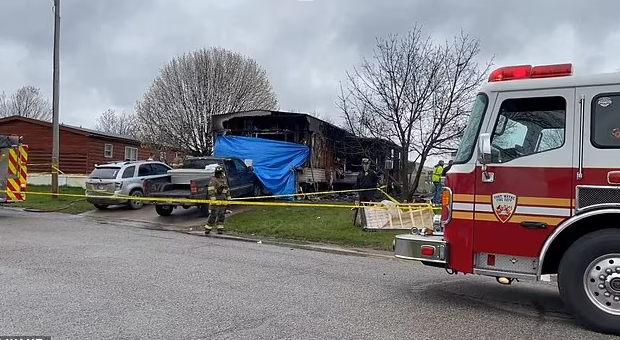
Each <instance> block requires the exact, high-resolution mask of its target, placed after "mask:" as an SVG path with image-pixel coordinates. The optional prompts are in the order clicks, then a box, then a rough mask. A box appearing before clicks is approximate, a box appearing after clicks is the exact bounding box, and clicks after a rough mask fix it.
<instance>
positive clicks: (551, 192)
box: [473, 88, 579, 269]
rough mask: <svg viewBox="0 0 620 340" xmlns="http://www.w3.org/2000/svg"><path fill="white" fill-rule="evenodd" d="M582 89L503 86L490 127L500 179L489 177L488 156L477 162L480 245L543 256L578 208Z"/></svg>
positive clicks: (494, 169)
mask: <svg viewBox="0 0 620 340" xmlns="http://www.w3.org/2000/svg"><path fill="white" fill-rule="evenodd" d="M575 93H576V90H575V88H557V89H544V90H542V89H538V90H531V91H511V92H502V93H499V94H498V97H497V100H496V101H495V104H494V107H493V110H492V111H491V114H490V115H489V116H490V117H488V118H487V119H486V121H485V125H484V126H483V131H482V132H486V133H489V134H490V135H491V145H492V150H491V160H490V161H489V162H485V163H486V164H485V165H486V166H487V172H488V173H489V174H491V175H492V176H493V181H492V182H489V181H485V180H484V178H485V176H484V173H483V172H482V166H481V164H478V165H477V166H476V175H475V176H476V178H475V181H476V182H475V183H476V184H475V204H474V237H473V240H474V241H473V248H474V253H488V254H510V255H512V256H522V257H532V258H534V257H538V255H539V252H540V250H541V249H542V246H543V244H544V242H545V240H546V239H547V237H548V236H549V234H550V233H551V232H552V231H553V229H554V228H555V227H556V226H557V225H559V224H560V223H561V222H562V221H563V220H565V219H566V218H568V217H570V216H571V213H572V209H571V198H572V197H573V195H574V187H573V181H574V172H573V147H574V145H573V144H574V143H575V142H574V140H575V138H573V136H574V135H573V133H574V131H575V126H576V125H577V124H578V121H579V116H578V114H575V113H576V112H575V108H576V107H578V102H577V101H576V95H575ZM577 113H578V112H577ZM497 269H499V268H497Z"/></svg>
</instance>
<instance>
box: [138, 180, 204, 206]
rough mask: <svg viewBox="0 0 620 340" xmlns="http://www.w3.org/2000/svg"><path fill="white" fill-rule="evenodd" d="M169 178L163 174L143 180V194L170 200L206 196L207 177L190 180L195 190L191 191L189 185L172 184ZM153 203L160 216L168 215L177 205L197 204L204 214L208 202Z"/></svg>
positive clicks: (196, 198)
mask: <svg viewBox="0 0 620 340" xmlns="http://www.w3.org/2000/svg"><path fill="white" fill-rule="evenodd" d="M170 180H171V176H165V177H161V178H157V179H152V180H146V181H144V186H143V188H142V189H143V191H144V196H145V197H152V198H157V199H162V198H170V199H171V200H179V199H194V200H206V199H207V198H208V197H207V195H208V192H207V185H208V179H197V180H192V181H191V182H192V183H194V184H195V187H196V190H195V192H192V190H191V186H190V185H186V184H172V183H171V182H170ZM153 203H154V204H155V211H156V212H157V214H158V215H160V216H168V215H170V214H171V213H172V211H173V210H174V208H175V207H177V206H182V207H183V208H185V209H189V208H190V207H192V206H197V207H198V208H199V209H200V213H201V215H203V216H206V215H207V214H208V213H209V204H196V203H191V204H188V205H183V204H181V203H179V202H162V201H154V202H153Z"/></svg>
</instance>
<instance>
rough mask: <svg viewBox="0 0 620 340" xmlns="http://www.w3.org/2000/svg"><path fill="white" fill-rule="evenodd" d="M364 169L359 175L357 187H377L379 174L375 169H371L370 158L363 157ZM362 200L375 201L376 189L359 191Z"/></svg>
mask: <svg viewBox="0 0 620 340" xmlns="http://www.w3.org/2000/svg"><path fill="white" fill-rule="evenodd" d="M362 168H363V170H362V171H360V173H359V174H358V175H357V181H356V182H355V189H376V188H377V187H378V186H379V176H377V173H376V172H374V170H372V169H370V160H369V159H368V158H362ZM359 200H360V202H374V200H375V190H364V191H360V192H359Z"/></svg>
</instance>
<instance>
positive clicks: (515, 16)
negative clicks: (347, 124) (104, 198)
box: [0, 0, 620, 126]
mask: <svg viewBox="0 0 620 340" xmlns="http://www.w3.org/2000/svg"><path fill="white" fill-rule="evenodd" d="M62 1H63V3H62V39H61V40H62V53H61V58H62V68H61V77H62V86H61V120H62V121H63V122H65V123H74V124H81V125H85V126H92V125H93V124H94V120H95V118H96V117H97V116H98V115H99V114H100V113H101V112H103V111H104V110H105V109H107V108H117V109H128V110H131V109H132V108H133V106H134V103H135V101H136V100H139V99H140V98H141V96H142V94H143V93H144V91H145V90H146V89H147V88H148V86H149V85H150V83H151V81H152V80H153V78H154V77H155V76H156V75H157V73H158V70H159V68H160V67H161V66H162V65H163V64H164V63H166V62H167V61H168V60H170V59H171V58H172V57H173V56H175V55H176V54H179V53H183V52H188V51H191V50H193V49H197V48H202V47H205V46H212V45H218V46H222V47H225V48H228V49H231V50H235V51H238V52H241V53H244V54H246V55H248V56H251V57H253V58H255V59H257V60H258V61H259V62H260V63H261V64H262V65H263V66H264V67H265V68H266V69H267V70H268V72H269V75H270V79H271V81H272V84H273V85H274V88H275V90H276V92H277V94H278V97H279V100H280V103H281V106H282V108H283V109H296V110H303V111H315V110H316V111H318V112H320V113H322V114H324V115H328V116H338V115H339V112H337V110H336V108H335V107H334V101H335V99H336V96H337V92H338V81H340V80H342V79H343V77H344V72H345V71H346V70H347V69H351V67H352V66H353V65H355V64H356V63H358V61H359V56H360V55H366V56H368V55H369V54H370V53H371V51H372V48H373V45H374V40H375V36H378V35H385V34H388V33H399V32H401V33H404V32H405V31H406V30H407V29H409V28H411V26H412V25H413V23H414V22H416V21H417V22H420V23H422V24H423V25H424V27H425V30H426V33H428V34H432V35H434V36H436V37H437V39H438V40H442V39H447V38H451V37H452V36H454V35H455V34H457V33H458V31H459V29H460V28H461V27H463V28H464V29H465V30H466V31H467V32H468V33H470V34H471V35H472V36H474V37H477V38H480V39H481V40H482V44H483V45H482V47H483V55H482V56H481V58H482V59H486V58H489V57H490V56H491V55H492V54H495V55H496V56H497V59H496V64H498V65H499V64H511V63H525V62H527V63H552V62H573V63H574V64H575V69H576V72H578V73H586V72H596V71H615V70H617V69H618V68H620V67H619V66H618V64H617V62H616V60H615V59H616V50H618V49H619V47H618V46H619V42H620V34H619V33H620V29H619V26H620V22H619V21H617V20H616V18H615V13H618V12H619V10H620V3H619V2H617V1H615V2H612V1H598V2H596V4H593V3H586V2H585V1H576V0H564V1H559V0H546V1H540V0H539V1H531V0H524V1H520V2H516V3H515V2H511V3H510V5H507V4H506V2H501V1H492V0H479V1H467V2H464V1H457V0H434V1H427V0H391V1H386V2H383V1H375V0H368V1H359V0H357V1H356V0H337V1H333V0H332V1H327V0H314V1H296V0H261V1H256V0H254V1H250V0H226V1H224V0H220V1H211V0H208V1H205V0H202V1H198V0H177V1H171V0H149V1H147V0H105V1H101V0H99V1H97V0H62ZM0 18H1V19H2V20H0V55H2V63H0V90H5V91H7V92H12V91H14V90H15V89H17V88H18V87H20V86H22V85H27V84H28V85H34V86H38V87H40V88H42V90H43V91H44V93H49V95H50V98H51V80H52V68H51V66H52V33H53V31H52V28H53V15H52V1H51V0H47V1H45V0H20V1H1V2H0ZM482 61H484V60H482Z"/></svg>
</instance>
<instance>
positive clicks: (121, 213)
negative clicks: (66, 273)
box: [80, 205, 248, 230]
mask: <svg viewBox="0 0 620 340" xmlns="http://www.w3.org/2000/svg"><path fill="white" fill-rule="evenodd" d="M229 209H230V210H231V213H230V214H227V215H226V217H229V216H232V215H234V214H236V213H239V212H242V211H246V210H248V208H247V207H229ZM80 215H81V216H85V217H89V218H94V219H96V220H103V221H130V222H137V223H144V224H149V225H165V226H173V227H175V229H177V228H178V229H179V230H190V228H196V227H202V226H204V225H205V223H206V222H207V218H206V217H204V216H200V214H199V212H198V208H196V207H191V208H189V209H183V208H181V207H178V208H176V209H174V211H173V212H172V215H170V216H165V217H164V216H159V215H157V212H155V206H154V205H145V206H143V207H142V209H140V210H130V209H128V208H126V207H122V206H118V207H116V206H113V207H110V208H108V209H106V210H93V211H89V212H85V213H83V214H80Z"/></svg>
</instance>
